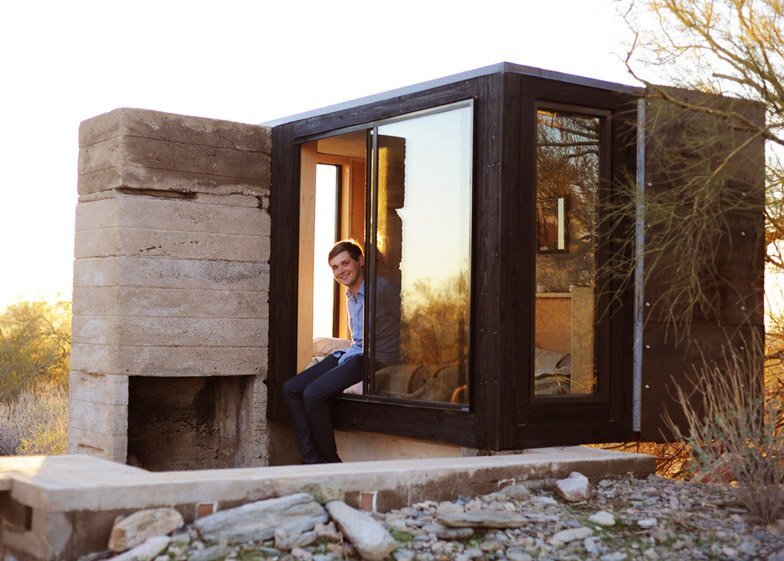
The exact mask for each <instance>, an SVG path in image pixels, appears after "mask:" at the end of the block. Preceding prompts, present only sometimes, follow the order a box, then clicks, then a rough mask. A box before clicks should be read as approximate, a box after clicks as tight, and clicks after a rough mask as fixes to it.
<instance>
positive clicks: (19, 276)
mask: <svg viewBox="0 0 784 561" xmlns="http://www.w3.org/2000/svg"><path fill="white" fill-rule="evenodd" d="M627 42H628V31H627V30H626V28H625V25H624V23H623V22H622V20H621V18H620V17H619V15H618V14H617V11H616V4H615V2H613V1H612V0H548V1H547V2H541V1H529V0H519V1H516V2H515V1H500V0H483V1H482V2H478V3H471V4H460V3H457V2H454V1H449V2H446V1H440V0H432V1H429V0H416V1H410V0H397V1H396V2H375V1H373V0H364V1H354V0H351V1H348V0H347V1H342V0H331V1H329V2H325V1H323V0H322V1H311V0H298V1H296V2H286V1H285V0H284V1H280V0H278V1H268V2H261V1H255V2H252V1H239V0H222V1H221V2H204V1H199V0H189V1H179V0H155V1H154V2H153V1H148V0H134V1H133V2H130V1H117V0H101V1H86V0H68V1H67V2H63V1H46V2H42V1H35V0H25V1H21V0H20V1H12V2H4V3H3V4H2V6H0V102H1V103H0V112H1V113H0V169H2V172H0V189H1V191H0V193H2V197H1V198H0V271H1V273H0V309H2V308H3V307H5V306H6V305H7V304H9V303H12V302H14V301H17V300H20V299H39V298H44V299H48V300H54V299H57V298H64V299H70V296H71V275H72V266H73V237H74V235H73V230H74V212H75V208H76V203H77V193H76V180H77V161H78V130H79V123H80V122H81V121H83V120H85V119H89V118H90V117H94V116H96V115H99V114H101V113H105V112H107V111H111V110H112V109H115V108H118V107H137V108H145V109H154V110H159V111H166V112H171V113H179V114H185V115H196V116H200V117H208V118H216V119H228V120H232V121H238V122H243V123H263V122H265V121H268V120H271V119H275V118H278V117H284V116H287V115H291V114H296V113H301V112H304V111H308V110H311V109H316V108H319V107H323V106H326V105H330V104H333V103H340V102H343V101H348V100H351V99H355V98H358V97H362V96H365V95H372V94H375V93H379V92H383V91H386V90H390V89H394V88H398V87H402V86H407V85H411V84H416V83H419V82H423V81H427V80H431V79H435V78H439V77H442V76H448V75H450V74H455V73H459V72H463V71H467V70H471V69H474V68H478V67H482V66H487V65H491V64H495V63H498V62H502V61H508V62H513V63H517V64H524V65H528V66H535V67H540V68H545V69H549V70H556V71H560V72H566V73H571V74H577V75H581V76H588V77H591V78H598V79H603V80H609V81H613V82H622V83H627V84H634V83H635V82H634V80H633V79H632V78H631V76H629V75H628V73H627V71H626V68H625V66H624V64H623V56H624V54H625V45H626V44H627Z"/></svg>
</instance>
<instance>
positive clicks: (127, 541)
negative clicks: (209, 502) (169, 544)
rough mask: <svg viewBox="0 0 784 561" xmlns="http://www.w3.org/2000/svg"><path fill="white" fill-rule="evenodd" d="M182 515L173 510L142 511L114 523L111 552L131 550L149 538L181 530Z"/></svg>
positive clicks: (110, 543) (110, 537)
mask: <svg viewBox="0 0 784 561" xmlns="http://www.w3.org/2000/svg"><path fill="white" fill-rule="evenodd" d="M183 524H184V521H183V519H182V515H181V514H180V513H179V512H177V511H176V510H174V509H173V508H156V509H150V510H140V511H139V512H134V513H133V514H131V515H130V516H127V517H125V518H120V519H118V520H117V521H116V522H115V523H114V527H113V528H112V533H111V534H110V535H109V549H110V550H111V551H125V550H126V549H131V548H132V547H135V546H137V545H139V544H141V543H143V542H145V541H146V540H147V539H148V538H152V537H154V536H162V535H166V534H169V533H171V532H173V531H174V530H177V529H178V528H181V527H182V525H183Z"/></svg>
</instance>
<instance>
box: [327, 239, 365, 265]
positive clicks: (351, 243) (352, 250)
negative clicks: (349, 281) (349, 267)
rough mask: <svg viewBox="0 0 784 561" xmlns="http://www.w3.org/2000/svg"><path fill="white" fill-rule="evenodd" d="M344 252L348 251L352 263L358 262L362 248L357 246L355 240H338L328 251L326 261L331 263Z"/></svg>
mask: <svg viewBox="0 0 784 561" xmlns="http://www.w3.org/2000/svg"><path fill="white" fill-rule="evenodd" d="M344 251H348V254H349V255H350V256H351V258H352V259H353V260H354V261H359V258H360V257H362V246H361V245H359V244H358V243H357V242H356V240H340V241H339V242H338V243H336V244H335V245H333V246H332V249H330V250H329V255H328V256H327V261H332V260H333V259H334V258H335V257H336V256H338V255H339V254H341V253H343V252H344Z"/></svg>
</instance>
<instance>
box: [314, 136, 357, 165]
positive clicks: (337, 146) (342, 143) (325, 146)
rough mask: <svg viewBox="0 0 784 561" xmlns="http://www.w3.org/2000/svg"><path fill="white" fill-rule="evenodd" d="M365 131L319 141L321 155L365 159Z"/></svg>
mask: <svg viewBox="0 0 784 561" xmlns="http://www.w3.org/2000/svg"><path fill="white" fill-rule="evenodd" d="M365 134H366V133H365V131H357V132H352V133H350V134H343V135H340V136H333V137H330V138H324V139H322V140H319V141H318V148H317V150H318V152H319V154H331V155H333V156H346V157H350V158H362V159H364V158H365V155H366V154H365V152H366V150H365Z"/></svg>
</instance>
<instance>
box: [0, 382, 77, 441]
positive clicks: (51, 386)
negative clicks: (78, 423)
mask: <svg viewBox="0 0 784 561" xmlns="http://www.w3.org/2000/svg"><path fill="white" fill-rule="evenodd" d="M67 434H68V390H67V388H65V387H64V386H63V385H61V384H57V383H52V382H49V383H42V384H38V385H36V386H34V387H33V388H29V389H26V390H23V391H22V392H21V393H20V394H19V395H18V396H17V397H16V398H15V399H12V400H8V401H0V455H34V454H42V455H52V454H65V453H66V450H67Z"/></svg>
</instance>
